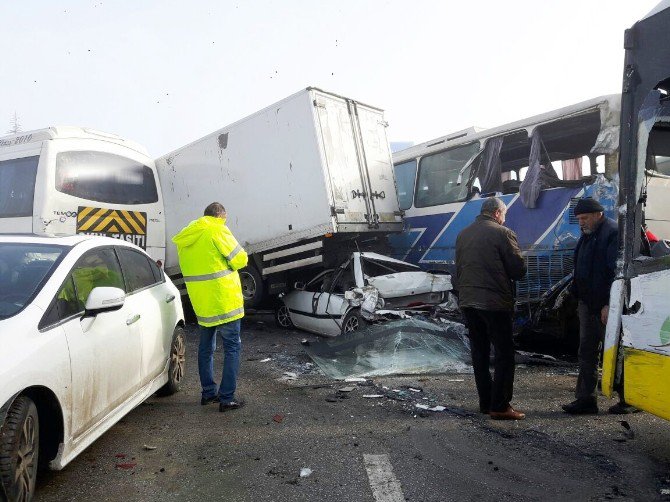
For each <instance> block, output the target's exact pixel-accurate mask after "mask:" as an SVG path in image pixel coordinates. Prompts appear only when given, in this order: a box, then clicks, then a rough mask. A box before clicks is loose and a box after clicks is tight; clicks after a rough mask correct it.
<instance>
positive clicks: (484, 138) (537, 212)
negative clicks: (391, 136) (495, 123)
mask: <svg viewBox="0 0 670 502" xmlns="http://www.w3.org/2000/svg"><path fill="white" fill-rule="evenodd" d="M619 115H620V96H619V95H611V96H603V97H599V98H595V99H591V100H589V101H585V102H583V103H578V104H575V105H572V106H569V107H565V108H561V109H559V110H554V111H551V112H548V113H544V114H542V115H538V116H534V117H530V118H527V119H524V120H520V121H517V122H514V123H510V124H506V125H503V126H500V127H495V128H492V129H486V130H478V129H475V128H470V129H466V130H463V131H459V132H457V133H454V134H450V135H447V136H443V137H440V138H437V139H435V140H432V141H428V142H425V143H422V144H420V145H416V146H413V147H411V148H408V149H406V150H402V151H400V152H396V153H395V154H394V156H393V163H394V166H395V175H396V183H397V190H398V199H399V202H400V208H401V209H402V210H403V211H404V213H405V228H404V231H403V232H402V233H401V234H399V235H394V236H391V237H390V241H391V246H392V248H393V254H394V256H395V257H396V258H400V259H404V260H406V261H409V262H411V263H414V264H417V265H419V266H420V267H422V268H423V269H425V270H427V271H431V272H436V271H443V272H452V271H453V267H454V257H455V245H456V237H457V236H458V233H459V232H460V231H461V230H462V229H463V228H465V227H466V226H467V225H469V224H470V223H472V221H473V220H474V219H475V217H476V216H477V215H478V214H479V212H480V207H481V204H482V202H483V201H484V200H485V199H486V197H488V196H492V195H497V196H499V197H501V198H502V200H503V201H504V202H505V203H506V204H507V207H508V211H507V222H506V225H507V226H508V227H510V228H511V229H512V230H514V231H515V232H516V234H517V236H518V238H519V244H520V246H521V248H522V250H523V251H524V254H525V256H526V263H527V269H528V270H527V274H526V277H525V278H524V279H523V280H522V281H520V282H519V283H518V284H517V310H518V313H519V315H518V316H517V328H519V329H521V328H523V327H531V326H534V325H536V324H537V323H539V322H541V321H543V320H548V319H553V320H557V321H560V322H559V323H557V324H556V323H550V324H552V325H554V326H559V327H562V330H563V331H564V332H565V331H567V333H564V334H566V335H569V334H570V332H572V331H573V330H572V329H566V328H568V327H569V326H570V325H572V322H570V320H571V319H572V321H574V315H575V314H574V308H573V306H571V305H567V304H566V303H565V301H564V300H565V297H566V294H565V293H564V290H565V287H564V286H565V285H566V284H567V283H568V282H569V278H570V274H571V272H572V268H573V252H574V248H575V245H576V243H577V240H578V239H579V235H580V233H579V232H580V231H579V226H578V224H577V221H576V219H575V217H574V214H573V212H572V210H571V209H572V208H573V207H574V205H575V204H576V203H577V200H579V198H581V197H592V198H594V199H597V200H599V201H600V202H601V203H602V204H603V206H604V207H605V209H606V213H607V216H609V217H611V218H614V219H616V207H617V194H618V178H617V164H618V150H619V144H618V142H619ZM457 287H458V286H457V285H456V288H457ZM562 293H563V294H562Z"/></svg>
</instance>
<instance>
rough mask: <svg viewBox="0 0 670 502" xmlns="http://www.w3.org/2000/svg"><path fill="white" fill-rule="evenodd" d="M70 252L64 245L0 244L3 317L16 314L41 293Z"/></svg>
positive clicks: (1, 307)
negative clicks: (63, 258) (49, 278)
mask: <svg viewBox="0 0 670 502" xmlns="http://www.w3.org/2000/svg"><path fill="white" fill-rule="evenodd" d="M66 252H67V249H66V248H64V247H63V246H53V245H45V244H33V243H22V242H16V243H14V242H6V243H1V244H0V319H4V318H7V317H12V316H13V315H16V314H17V313H18V312H20V311H21V310H22V309H23V308H24V307H25V306H26V305H27V304H28V303H29V302H30V301H31V300H32V299H33V298H34V297H35V295H37V293H38V292H39V291H40V290H41V288H42V287H43V286H44V284H46V282H47V280H48V277H49V276H50V275H51V273H52V272H53V270H54V269H55V268H56V266H57V265H58V263H59V262H60V260H61V259H62V257H63V256H64V255H65V253H66Z"/></svg>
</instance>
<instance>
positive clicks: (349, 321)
mask: <svg viewBox="0 0 670 502" xmlns="http://www.w3.org/2000/svg"><path fill="white" fill-rule="evenodd" d="M367 325H368V322H367V321H366V320H365V319H363V316H361V312H360V310H358V309H355V310H350V311H349V313H347V315H346V316H344V320H343V321H342V334H343V335H344V334H346V333H351V332H352V331H358V330H359V329H361V328H364V327H365V326H367Z"/></svg>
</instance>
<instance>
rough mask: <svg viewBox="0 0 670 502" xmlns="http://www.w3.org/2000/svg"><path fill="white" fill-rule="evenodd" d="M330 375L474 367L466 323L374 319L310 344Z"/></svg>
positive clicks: (469, 369) (452, 370)
mask: <svg viewBox="0 0 670 502" xmlns="http://www.w3.org/2000/svg"><path fill="white" fill-rule="evenodd" d="M305 352H306V353H307V354H308V355H309V356H310V357H311V358H312V360H313V361H314V362H315V363H316V364H317V365H318V366H319V368H320V369H321V370H322V371H323V372H324V373H325V374H326V375H328V376H329V377H331V378H336V379H344V378H349V377H359V378H362V377H373V376H384V375H402V374H405V375H409V374H428V373H433V374H435V373H472V366H471V364H470V348H469V341H468V338H467V329H466V328H465V326H464V325H463V324H460V323H457V322H453V321H449V322H444V321H441V322H433V321H431V320H428V319H426V318H422V317H418V316H417V317H413V318H411V319H401V320H398V321H391V322H387V323H384V324H373V325H370V326H367V327H366V328H364V329H361V330H358V331H354V332H351V333H347V334H345V335H341V336H338V337H334V338H328V339H322V340H318V341H316V342H314V343H313V344H312V345H311V346H309V347H305Z"/></svg>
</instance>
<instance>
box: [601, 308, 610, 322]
mask: <svg viewBox="0 0 670 502" xmlns="http://www.w3.org/2000/svg"><path fill="white" fill-rule="evenodd" d="M609 313H610V306H609V305H605V306H604V307H603V308H602V310H601V311H600V322H602V323H603V324H604V325H605V326H607V318H608V316H609Z"/></svg>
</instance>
